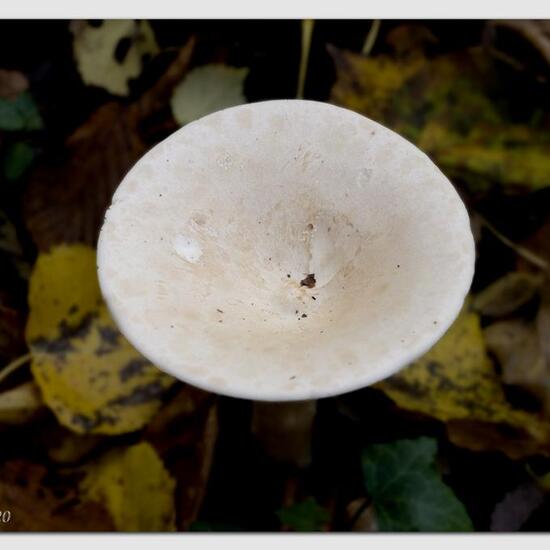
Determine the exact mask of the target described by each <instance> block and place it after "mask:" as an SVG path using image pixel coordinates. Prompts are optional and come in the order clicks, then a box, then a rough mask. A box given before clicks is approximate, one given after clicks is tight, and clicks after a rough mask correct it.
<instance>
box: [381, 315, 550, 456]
mask: <svg viewBox="0 0 550 550" xmlns="http://www.w3.org/2000/svg"><path fill="white" fill-rule="evenodd" d="M377 387H378V388H379V389H381V390H382V391H383V392H384V393H386V395H388V396H389V397H390V398H391V399H392V400H393V401H395V402H396V403H397V405H399V406H400V407H402V408H404V409H409V410H413V411H418V412H421V413H424V414H426V415H429V416H432V417H434V418H437V419H439V420H441V421H443V422H449V421H457V420H463V421H470V422H471V421H476V422H483V423H493V424H495V426H497V425H508V426H510V427H511V428H513V429H514V430H519V431H521V432H525V436H527V437H528V438H531V439H532V440H533V441H535V442H537V444H538V446H540V448H541V449H542V448H546V449H547V448H548V445H549V443H550V430H549V427H548V425H547V423H545V422H544V421H543V420H542V419H541V418H540V417H539V416H537V415H535V414H531V413H528V412H526V411H523V410H520V409H515V408H513V407H512V406H511V405H510V404H509V403H508V401H507V400H506V397H505V393H504V390H503V387H502V384H501V380H500V379H499V377H498V376H497V374H496V372H495V370H494V367H493V364H492V363H491V360H490V359H489V357H488V355H487V351H486V347H485V342H484V338H483V333H482V330H481V326H480V322H479V316H478V315H477V314H476V313H475V312H471V311H468V306H465V307H464V308H463V311H462V312H461V314H460V315H459V316H458V318H457V319H456V321H455V322H454V324H453V325H452V326H451V328H450V329H449V330H448V331H447V333H446V334H445V335H444V336H443V338H441V340H440V341H439V342H437V344H436V345H435V346H434V347H433V348H432V349H431V350H430V351H429V352H428V353H426V354H425V355H423V356H422V357H421V358H420V359H418V360H417V361H415V362H414V363H413V364H412V365H411V366H409V367H407V368H406V369H404V370H402V371H401V372H400V373H398V374H397V375H394V376H392V377H390V378H388V379H386V380H384V381H383V382H381V383H379V384H377ZM462 441H464V440H462ZM496 441H499V440H496ZM489 442H490V440H487V443H489ZM500 442H501V443H506V441H505V440H504V442H502V441H500ZM485 443H486V442H485V441H480V442H478V444H479V445H484V444H485ZM500 450H502V451H504V452H506V451H507V446H506V445H504V446H503V447H501V448H500ZM529 450H530V449H528V448H526V451H529Z"/></svg>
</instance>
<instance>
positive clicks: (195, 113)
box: [170, 64, 248, 124]
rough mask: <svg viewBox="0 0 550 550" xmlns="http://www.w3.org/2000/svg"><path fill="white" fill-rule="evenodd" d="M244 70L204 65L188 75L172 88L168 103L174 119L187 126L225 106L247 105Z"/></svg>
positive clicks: (218, 65)
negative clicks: (244, 89)
mask: <svg viewBox="0 0 550 550" xmlns="http://www.w3.org/2000/svg"><path fill="white" fill-rule="evenodd" d="M247 75H248V69H247V68H236V67H229V66H227V65H222V64H212V65H203V66H202V67H197V68H195V69H193V70H192V71H190V72H189V74H188V75H187V76H186V77H185V79H184V80H183V81H182V82H181V83H180V84H179V85H178V86H176V88H175V89H174V93H173V95H172V99H171V100H170V104H171V106H172V113H173V114H174V118H175V119H176V120H177V121H178V122H179V123H180V124H187V123H188V122H191V121H193V120H196V119H198V118H201V117H203V116H205V115H208V114H210V113H213V112H214V111H219V110H221V109H225V108H227V107H233V106H235V105H241V104H242V103H246V98H245V97H244V91H243V85H244V81H245V79H246V77H247Z"/></svg>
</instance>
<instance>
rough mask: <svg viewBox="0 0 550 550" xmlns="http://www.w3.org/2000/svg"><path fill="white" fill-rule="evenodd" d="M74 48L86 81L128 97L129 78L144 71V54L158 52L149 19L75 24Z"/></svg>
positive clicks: (79, 68) (79, 22) (73, 28)
mask: <svg viewBox="0 0 550 550" xmlns="http://www.w3.org/2000/svg"><path fill="white" fill-rule="evenodd" d="M72 32H73V36H74V39H73V51H74V56H75V59H76V63H77V67H78V72H79V73H80V76H81V77H82V80H83V81H84V83H85V84H88V85H92V86H99V87H100V88H104V89H105V90H107V91H108V92H110V93H112V94H114V95H119V96H126V95H128V93H129V88H128V81H129V80H130V79H132V78H136V77H137V76H139V75H140V74H141V71H142V68H143V61H142V60H143V57H144V56H151V55H153V54H156V53H157V52H158V46H157V43H156V41H155V35H154V33H153V29H152V28H151V26H150V25H149V23H147V22H146V21H135V20H133V19H117V20H113V19H111V20H106V21H103V22H102V23H101V24H100V25H99V26H96V25H91V24H90V23H87V22H85V21H78V22H74V23H73V24H72Z"/></svg>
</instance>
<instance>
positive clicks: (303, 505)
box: [277, 497, 330, 532]
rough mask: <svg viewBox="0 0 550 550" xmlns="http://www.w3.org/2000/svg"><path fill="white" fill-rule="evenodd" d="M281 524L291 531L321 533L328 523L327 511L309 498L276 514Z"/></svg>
mask: <svg viewBox="0 0 550 550" xmlns="http://www.w3.org/2000/svg"><path fill="white" fill-rule="evenodd" d="M277 516H278V518H279V519H280V520H281V523H282V524H283V525H285V526H286V527H288V528H290V529H291V530H292V531H306V532H307V531H322V530H323V528H324V527H325V526H326V524H327V523H328V521H329V519H330V516H329V513H328V511H327V510H326V509H325V508H323V507H321V506H319V504H317V502H316V501H315V499H314V498H312V497H310V498H307V499H306V500H304V501H302V502H298V503H296V504H293V505H292V506H289V507H287V508H282V509H281V510H279V511H278V512H277Z"/></svg>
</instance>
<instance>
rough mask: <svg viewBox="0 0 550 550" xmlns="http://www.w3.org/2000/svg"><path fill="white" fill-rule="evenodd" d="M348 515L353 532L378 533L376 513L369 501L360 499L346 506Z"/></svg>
mask: <svg viewBox="0 0 550 550" xmlns="http://www.w3.org/2000/svg"><path fill="white" fill-rule="evenodd" d="M346 513H347V515H348V517H349V519H350V522H351V530H352V531H353V532H363V533H373V532H376V531H378V524H377V523H376V513H375V511H374V506H373V505H372V503H370V500H369V499H365V498H358V499H355V500H353V501H351V502H350V503H349V504H348V505H347V506H346Z"/></svg>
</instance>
